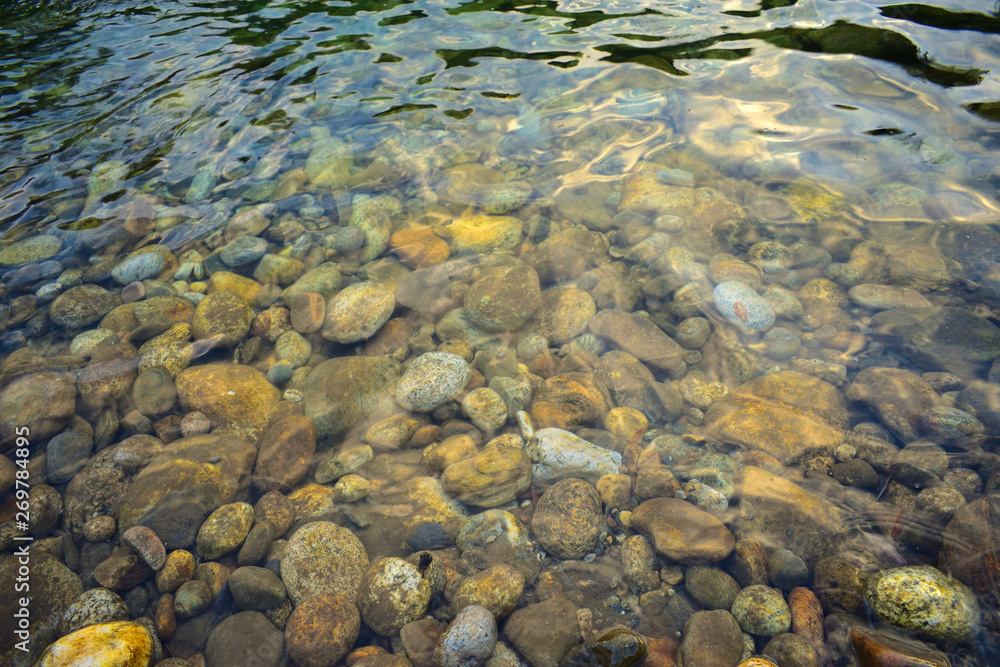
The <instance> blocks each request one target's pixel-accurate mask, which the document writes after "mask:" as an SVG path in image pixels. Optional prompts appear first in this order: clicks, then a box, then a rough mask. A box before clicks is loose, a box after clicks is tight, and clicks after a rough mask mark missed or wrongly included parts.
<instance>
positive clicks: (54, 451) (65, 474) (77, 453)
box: [45, 431, 94, 484]
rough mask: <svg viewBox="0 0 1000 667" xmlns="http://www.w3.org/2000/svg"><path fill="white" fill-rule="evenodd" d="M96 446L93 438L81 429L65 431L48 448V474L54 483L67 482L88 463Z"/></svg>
mask: <svg viewBox="0 0 1000 667" xmlns="http://www.w3.org/2000/svg"><path fill="white" fill-rule="evenodd" d="M93 446H94V441H93V439H92V438H90V437H89V436H87V435H86V434H84V433H80V432H79V431H64V432H62V433H60V434H59V435H57V436H55V437H54V438H52V439H51V440H50V441H49V444H48V447H47V448H46V457H45V463H46V475H47V477H48V480H49V481H50V482H52V483H53V484H65V483H66V482H68V481H70V480H71V479H73V477H74V476H76V474H77V473H78V472H80V471H81V470H83V468H84V466H86V465H87V461H88V460H89V459H90V451H91V449H92V448H93Z"/></svg>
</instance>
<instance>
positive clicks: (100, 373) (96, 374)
mask: <svg viewBox="0 0 1000 667" xmlns="http://www.w3.org/2000/svg"><path fill="white" fill-rule="evenodd" d="M138 365H139V351H138V350H137V349H135V348H134V347H133V346H132V345H130V344H129V343H118V344H116V345H109V346H108V347H102V348H101V349H99V350H97V351H96V352H95V353H94V354H93V355H92V356H91V357H90V363H88V364H87V367H86V368H84V369H83V371H82V372H81V373H80V376H79V377H78V378H77V381H76V389H77V392H79V399H80V401H81V402H83V403H84V404H86V405H87V406H88V407H89V408H91V409H93V410H99V409H100V408H102V407H104V406H105V405H108V404H110V403H111V402H112V401H116V400H118V399H119V398H121V397H122V396H124V395H125V394H126V393H127V392H128V391H129V390H130V389H132V383H133V382H135V379H136V377H137V375H138V372H137V371H136V368H137V367H138Z"/></svg>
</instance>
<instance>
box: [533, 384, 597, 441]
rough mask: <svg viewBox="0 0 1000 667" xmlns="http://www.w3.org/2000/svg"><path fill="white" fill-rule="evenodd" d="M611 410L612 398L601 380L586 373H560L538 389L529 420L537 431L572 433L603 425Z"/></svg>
mask: <svg viewBox="0 0 1000 667" xmlns="http://www.w3.org/2000/svg"><path fill="white" fill-rule="evenodd" d="M611 407H612V405H611V397H610V395H609V394H608V390H607V388H606V387H605V386H604V385H603V383H601V381H600V380H598V379H597V378H595V377H594V376H592V375H590V374H588V373H580V372H570V373H562V374H560V375H556V376H554V377H551V378H549V379H548V380H546V381H545V383H544V384H542V386H541V387H539V389H538V391H537V393H536V395H535V398H534V400H533V401H532V406H531V418H532V420H534V423H535V426H536V428H539V429H546V428H549V427H555V428H559V429H572V428H576V427H579V426H588V425H590V424H592V423H595V422H600V421H603V419H604V417H605V415H606V414H607V412H608V410H610V409H611Z"/></svg>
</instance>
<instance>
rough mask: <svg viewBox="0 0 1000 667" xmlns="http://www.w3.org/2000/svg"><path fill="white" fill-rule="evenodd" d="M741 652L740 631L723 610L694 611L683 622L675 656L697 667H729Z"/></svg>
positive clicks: (741, 635) (737, 624)
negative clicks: (679, 643)
mask: <svg viewBox="0 0 1000 667" xmlns="http://www.w3.org/2000/svg"><path fill="white" fill-rule="evenodd" d="M742 655H743V632H742V631H741V630H740V625H739V623H737V622H736V619H735V618H733V615H732V614H730V613H729V612H728V611H726V610H724V609H716V610H715V611H699V612H696V613H695V614H693V615H692V616H691V618H689V619H688V620H687V623H685V624H684V639H683V641H682V642H681V646H680V650H679V651H678V653H677V657H678V659H679V660H680V662H681V663H682V664H686V665H697V666H698V667H732V665H733V664H735V662H736V661H737V660H739V659H740V657H741V656H742Z"/></svg>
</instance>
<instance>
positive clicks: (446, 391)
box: [396, 352, 506, 412]
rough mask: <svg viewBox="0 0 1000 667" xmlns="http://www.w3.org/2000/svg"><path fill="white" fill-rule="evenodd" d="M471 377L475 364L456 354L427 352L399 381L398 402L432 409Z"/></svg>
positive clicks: (415, 409)
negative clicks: (471, 364) (472, 365)
mask: <svg viewBox="0 0 1000 667" xmlns="http://www.w3.org/2000/svg"><path fill="white" fill-rule="evenodd" d="M471 379H472V367H471V366H470V365H469V363H468V362H467V361H466V360H465V359H463V358H462V357H460V356H458V355H457V354H452V353H451V352H425V353H424V354H422V355H420V356H419V357H417V358H416V359H415V360H414V361H413V362H412V363H411V364H410V365H409V366H407V367H406V370H405V371H404V372H403V375H402V377H401V378H399V382H398V383H396V402H397V403H399V404H400V405H401V406H402V407H404V408H405V409H407V410H410V411H411V412H433V411H434V410H435V409H436V408H437V407H438V406H440V405H441V404H442V403H444V402H445V401H447V400H448V399H449V398H451V397H452V396H453V395H455V394H456V393H458V391H459V390H461V389H462V388H463V387H465V385H467V384H468V383H469V380H471ZM505 410H506V408H505Z"/></svg>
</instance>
